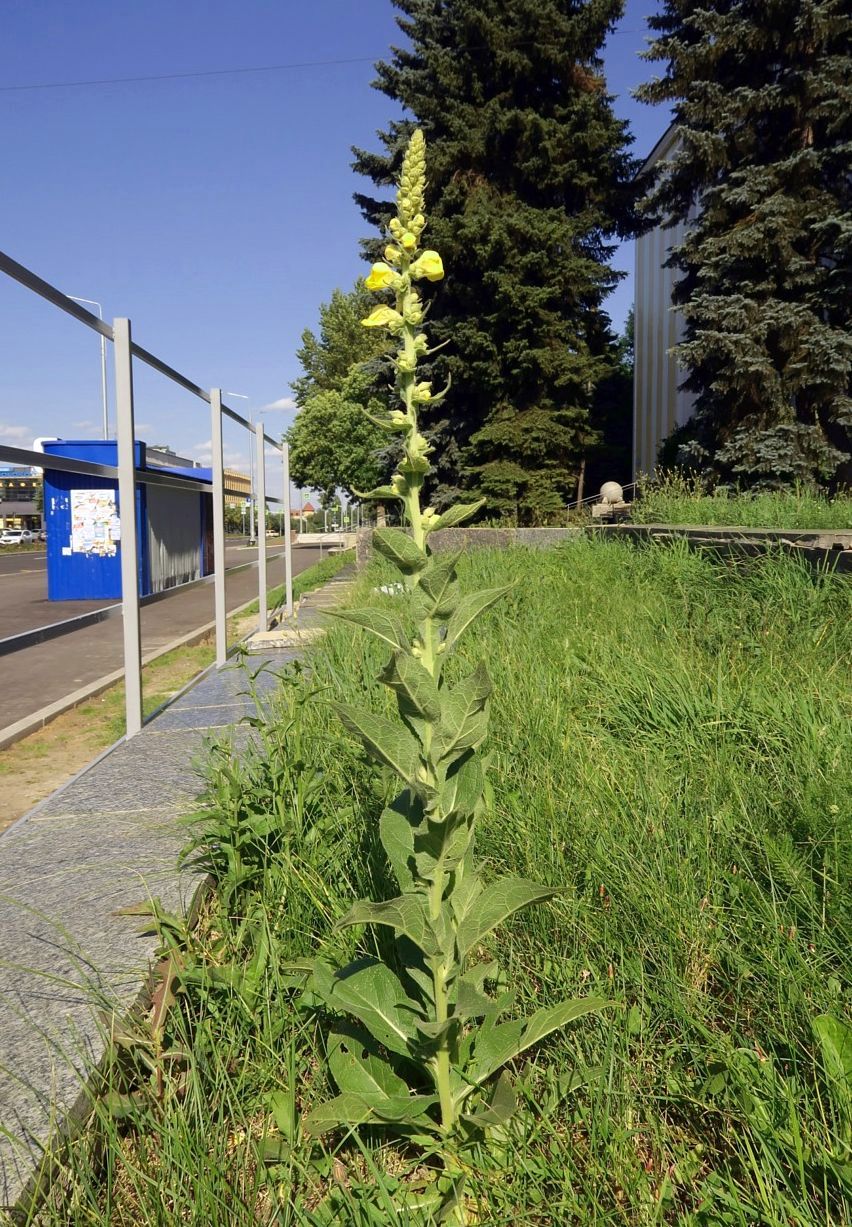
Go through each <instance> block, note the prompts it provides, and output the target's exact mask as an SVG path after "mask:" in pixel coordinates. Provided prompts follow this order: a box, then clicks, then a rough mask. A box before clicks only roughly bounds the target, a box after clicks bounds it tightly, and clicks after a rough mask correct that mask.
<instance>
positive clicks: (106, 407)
mask: <svg viewBox="0 0 852 1227" xmlns="http://www.w3.org/2000/svg"><path fill="white" fill-rule="evenodd" d="M101 401H102V403H103V414H104V438H105V439H108V438H109V405H108V403H107V359H106V337H105V336H104V335H103V333H101Z"/></svg>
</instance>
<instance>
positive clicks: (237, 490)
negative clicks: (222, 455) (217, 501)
mask: <svg viewBox="0 0 852 1227" xmlns="http://www.w3.org/2000/svg"><path fill="white" fill-rule="evenodd" d="M223 473H224V477H225V506H226V507H243V506H245V501H246V499H247V498H251V481H250V480H249V477H248V474H247V473H238V472H237V470H236V469H224V470H223Z"/></svg>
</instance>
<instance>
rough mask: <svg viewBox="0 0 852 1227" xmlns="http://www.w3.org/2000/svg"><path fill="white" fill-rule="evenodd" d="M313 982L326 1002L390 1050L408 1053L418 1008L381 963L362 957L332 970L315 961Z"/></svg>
mask: <svg viewBox="0 0 852 1227" xmlns="http://www.w3.org/2000/svg"><path fill="white" fill-rule="evenodd" d="M313 984H314V989H315V991H316V993H317V995H318V996H319V997H321V998H322V1000H323V1001H325V1003H326V1005H328V1006H330V1007H331V1008H332V1009H337V1010H342V1011H344V1012H345V1013H347V1014H352V1015H354V1017H355V1018H357V1019H358V1020H359V1021H360V1022H362V1023H363V1024H364V1026H365V1027H366V1028H367V1030H368V1031H369V1032H370V1034H371V1035H372V1036H373V1037H374V1038H375V1039H377V1040H378V1041H379V1043H380V1044H383V1045H384V1047H385V1048H387V1049H388V1050H389V1051H390V1052H396V1053H398V1054H399V1055H400V1056H409V1055H410V1053H409V1041H410V1040H412V1039H414V1038H415V1036H416V1034H417V1033H416V1029H415V1025H414V1019H415V1018H416V1017H417V1014H418V1011H419V1007H418V1005H417V1003H416V1002H415V1001H412V1000H411V999H410V998H409V997H408V995H407V994H406V992H405V989H404V988H403V987H402V985H401V984H400V982H399V980H398V979H397V977H396V976H395V975H394V973H393V972H392V971H391V969H390V968H389V967H387V966H386V965H385V964H384V963H380V962H379V961H378V960H377V959H361V960H360V961H359V962H357V963H352V964H350V966H349V967H344V968H343V970H342V971H339V972H337V973H334V972H332V970H331V968H330V967H328V966H327V965H326V964H325V963H323V962H321V961H320V960H317V963H316V965H315V969H314V978H313Z"/></svg>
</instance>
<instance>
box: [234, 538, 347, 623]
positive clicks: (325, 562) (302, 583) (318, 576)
mask: <svg viewBox="0 0 852 1227" xmlns="http://www.w3.org/2000/svg"><path fill="white" fill-rule="evenodd" d="M354 561H355V551H354V550H343V551H342V552H341V553H340V554H327V555H326V557H325V558H321V559H320V561H319V562H315V563H314V565H313V566H312V567H308V568H307V570H305V571H302V572H301V573H300V574H299V575H294V576H293V600H294V601H298V600H299V598H300V597H303V596H304V595H305V593H307V592H312V591H313V589H314V588H320V587H321V586H322V585H323V584H325V583H327V582H328V580H330V579H334V577H335V575H338V574H339V573H340V572H341V571H342V570H343V568H344V567H345V566H348V565H349V563H350V562H354ZM283 601H284V585H283V584H279V585H278V587H277V588H270V590H269V593H268V594H267V598H266V603H267V607H268V608H269V609H275V608H277V606H278V605H280V604H282V602H283ZM257 610H258V605H257V601H254V602H253V603H252V604H251V605H249V606H248V608H247V609H244V610H243V614H244V615H248V614H253V613H257Z"/></svg>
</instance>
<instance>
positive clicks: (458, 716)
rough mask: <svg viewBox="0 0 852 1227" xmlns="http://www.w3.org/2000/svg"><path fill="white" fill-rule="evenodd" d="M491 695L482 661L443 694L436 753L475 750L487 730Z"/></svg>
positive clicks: (441, 754) (489, 680) (448, 755)
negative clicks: (487, 706) (467, 675)
mask: <svg viewBox="0 0 852 1227" xmlns="http://www.w3.org/2000/svg"><path fill="white" fill-rule="evenodd" d="M490 694H491V678H490V677H489V676H488V670H487V669H486V668H485V665H484V664H482V662H480V663H479V664H478V665H477V666H476V669H475V670H474V671H473V673H471V675H470V677H467V678H465V680H464V681H463V682H459V684H458V685H457V686H454V687H453V689H452V690H449V691H444V693H443V694H442V695H441V707H440V710H441V721H440V724H439V725H438V728H437V730H436V733H435V744H434V753H435V756H436V757H437V758H439V759H443V758H449V757H450V755H452V754H459V753H461V752H462V751H464V750H472V749H475V748H476V746H478V745H479V744H480V742H482V741H483V739H484V738H485V734H486V733H487V732H488V715H487V712H486V704H487V703H488V697H489V695H490Z"/></svg>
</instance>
